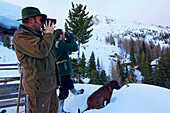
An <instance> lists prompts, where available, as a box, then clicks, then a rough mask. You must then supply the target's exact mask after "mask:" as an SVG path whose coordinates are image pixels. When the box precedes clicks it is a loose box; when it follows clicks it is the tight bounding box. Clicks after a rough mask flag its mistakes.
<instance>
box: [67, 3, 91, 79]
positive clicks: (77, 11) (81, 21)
mask: <svg viewBox="0 0 170 113" xmlns="http://www.w3.org/2000/svg"><path fill="white" fill-rule="evenodd" d="M88 15H89V12H87V13H86V6H84V7H83V5H82V4H76V6H75V5H74V4H73V2H72V9H71V10H69V16H68V19H66V23H65V31H66V32H70V33H72V34H73V36H74V37H75V39H76V41H77V42H78V47H79V50H78V53H77V63H78V64H79V57H80V43H81V44H85V43H87V42H88V41H89V38H90V37H91V36H92V34H91V32H92V30H93V29H90V27H91V26H92V25H93V22H92V18H93V16H88ZM77 80H78V81H79V75H78V76H77Z"/></svg>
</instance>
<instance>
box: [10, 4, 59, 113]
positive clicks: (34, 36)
mask: <svg viewBox="0 0 170 113" xmlns="http://www.w3.org/2000/svg"><path fill="white" fill-rule="evenodd" d="M41 18H47V15H45V14H41V12H40V11H39V9H38V8H35V7H25V8H23V9H22V19H18V20H22V23H23V24H21V25H20V26H19V29H18V30H17V31H16V32H15V34H14V36H13V40H12V42H13V45H14V49H15V52H16V55H17V58H18V60H19V61H20V63H21V65H22V66H23V68H24V77H23V78H24V90H25V93H26V94H27V95H28V109H29V111H28V112H29V113H57V112H58V99H57V94H56V88H57V86H58V82H57V81H58V73H57V71H56V67H55V59H54V56H53V54H52V52H51V48H52V45H53V41H54V35H53V31H54V28H55V26H54V23H52V24H51V21H49V23H47V22H46V23H45V31H44V35H42V31H41V26H42V25H43V23H42V22H41Z"/></svg>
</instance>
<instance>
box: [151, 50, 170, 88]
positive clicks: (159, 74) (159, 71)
mask: <svg viewBox="0 0 170 113" xmlns="http://www.w3.org/2000/svg"><path fill="white" fill-rule="evenodd" d="M153 74H154V82H155V84H156V85H158V86H162V87H166V88H170V48H167V49H166V50H165V52H164V53H162V54H161V57H160V60H159V61H158V65H157V66H156V67H155V71H154V72H153Z"/></svg>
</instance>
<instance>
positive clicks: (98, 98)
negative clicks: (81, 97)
mask: <svg viewBox="0 0 170 113" xmlns="http://www.w3.org/2000/svg"><path fill="white" fill-rule="evenodd" d="M120 88H121V87H120V86H119V85H118V82H117V81H115V80H112V81H110V82H109V83H107V84H105V85H103V86H102V87H101V88H99V89H98V90H97V91H95V92H94V93H93V94H92V95H90V96H89V97H88V99H87V106H88V107H87V108H86V109H85V110H84V111H86V110H89V109H100V108H102V107H104V101H106V105H107V104H108V103H110V98H111V96H112V92H113V89H120ZM84 111H83V112H84ZM78 112H79V113H80V109H79V110H78ZM83 112H82V113H83Z"/></svg>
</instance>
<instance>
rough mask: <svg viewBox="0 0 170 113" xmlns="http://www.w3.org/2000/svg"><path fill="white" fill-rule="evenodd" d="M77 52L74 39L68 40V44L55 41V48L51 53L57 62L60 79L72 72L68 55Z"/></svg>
mask: <svg viewBox="0 0 170 113" xmlns="http://www.w3.org/2000/svg"><path fill="white" fill-rule="evenodd" d="M77 50H78V45H77V43H76V41H75V40H74V39H71V40H68V42H66V41H63V40H58V39H56V43H55V48H54V49H53V50H52V52H53V54H54V56H55V58H56V61H57V67H58V71H59V75H60V77H61V76H65V75H69V74H71V73H72V72H73V71H72V65H71V61H70V58H69V53H70V52H74V51H77Z"/></svg>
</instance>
